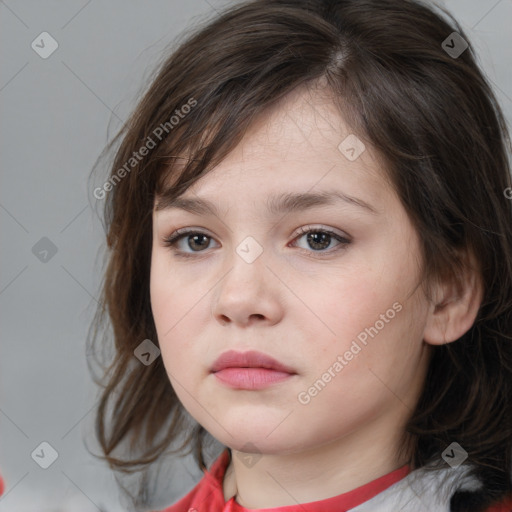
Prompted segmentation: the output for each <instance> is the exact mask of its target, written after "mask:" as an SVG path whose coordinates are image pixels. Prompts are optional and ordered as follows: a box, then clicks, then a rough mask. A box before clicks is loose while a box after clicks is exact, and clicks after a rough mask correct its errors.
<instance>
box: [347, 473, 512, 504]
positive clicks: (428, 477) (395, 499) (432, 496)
mask: <svg viewBox="0 0 512 512" xmlns="http://www.w3.org/2000/svg"><path fill="white" fill-rule="evenodd" d="M470 469H471V466H466V465H461V466H458V467H457V468H451V467H446V468H437V469H435V468H425V467H424V468H419V469H416V470H414V471H412V472H411V473H409V474H408V475H407V476H406V477H405V478H403V479H402V480H400V481H399V482H397V483H396V484H394V485H392V486H391V487H389V488H388V489H386V490H385V491H383V492H382V493H380V494H379V495H377V496H375V497H374V498H372V499H370V500H369V501H367V502H365V503H363V504H361V505H360V506H359V507H356V508H354V509H352V510H353V512H375V511H376V510H379V512H396V511H397V510H400V511H401V512H432V511H433V510H435V511H436V512H450V500H451V497H452V495H453V492H454V491H455V490H456V489H457V490H462V489H464V490H468V491H472V490H476V489H478V488H479V487H480V485H481V484H480V482H479V481H478V480H477V479H476V478H474V477H473V476H472V475H471V474H470ZM352 510H351V512H352ZM485 512H512V507H511V503H510V501H505V502H503V503H502V504H499V505H494V506H493V507H490V508H489V509H488V510H486V511H485Z"/></svg>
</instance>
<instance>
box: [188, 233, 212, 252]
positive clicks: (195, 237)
mask: <svg viewBox="0 0 512 512" xmlns="http://www.w3.org/2000/svg"><path fill="white" fill-rule="evenodd" d="M191 238H192V239H193V240H194V243H195V241H196V239H197V238H203V240H206V238H207V237H206V236H205V235H199V234H198V235H192V236H191ZM189 241H190V239H189ZM198 245H199V246H200V247H201V246H203V247H204V246H205V245H204V244H202V245H201V244H198ZM189 246H190V243H189ZM206 247H208V242H206ZM190 248H191V249H193V247H190Z"/></svg>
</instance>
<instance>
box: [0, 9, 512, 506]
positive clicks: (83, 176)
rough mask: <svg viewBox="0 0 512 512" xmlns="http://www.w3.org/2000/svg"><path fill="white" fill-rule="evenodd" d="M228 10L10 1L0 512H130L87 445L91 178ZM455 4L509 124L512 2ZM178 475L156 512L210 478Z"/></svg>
mask: <svg viewBox="0 0 512 512" xmlns="http://www.w3.org/2000/svg"><path fill="white" fill-rule="evenodd" d="M228 3H232V2H229V1H227V0H208V1H206V0H187V1H186V2H182V1H177V0H153V1H152V2H143V1H142V0H138V1H135V0H131V1H126V0H125V1H122V0H109V1H108V2H107V1H104V2H100V1H99V0H89V1H87V0H73V1H67V2H62V1H57V0H53V1H50V0H46V1H39V0H27V1H21V0H6V1H2V0H0V70H1V73H0V109H1V110H0V119H1V123H0V130H1V137H0V141H1V142H0V144H1V145H0V154H1V162H2V174H1V176H2V186H1V188H0V222H1V226H2V227H1V231H0V233H1V250H2V254H1V261H2V267H1V274H0V308H1V309H0V311H1V319H0V322H1V326H2V330H1V335H2V338H1V350H2V352H1V357H0V469H1V473H2V474H3V476H4V479H5V481H6V493H5V495H4V497H3V498H2V499H0V511H1V512H5V511H9V512H18V511H20V512H21V511H30V512H33V511H36V510H37V511H38V512H44V511H53V512H57V511H64V510H66V511H68V512H89V511H91V512H97V511H98V510H100V507H101V508H102V509H104V510H108V511H112V512H114V511H118V510H123V507H122V505H121V502H120V500H119V495H118V494H119V493H118V491H117V488H116V484H115V480H114V478H113V476H112V474H111V472H110V471H109V470H108V468H107V467H106V466H105V465H104V464H102V463H101V462H99V461H97V460H96V459H94V458H93V457H92V456H91V455H90V454H89V453H88V451H87V450H86V448H85V446H84V441H83V439H84V437H86V436H87V437H88V439H89V440H88V446H89V447H90V448H94V447H95V445H94V442H93V441H91V435H90V432H91V428H92V420H93V417H94V412H93V408H94V405H95V400H96V389H95V387H94V385H93V383H92V381H91V378H90V374H89V371H88V369H87V366H86V358H85V345H84V340H85V337H86V333H87V329H88V327H89V324H90V322H91V319H92V315H93V312H94V307H95V305H96V297H98V290H99V286H100V279H101V255H102V254H103V253H102V252H101V248H102V246H103V244H104V240H103V237H104V235H103V228H102V226H101V223H100V220H99V219H98V217H97V215H96V213H95V211H94V209H96V210H97V209H98V208H97V207H98V206H101V205H94V199H93V200H91V199H90V198H91V197H92V195H91V194H92V191H91V190H90V185H91V183H90V182H88V178H89V174H90V171H91V168H92V166H93V165H94V163H95V161H96V158H97V157H98V156H99V154H100V152H101V150H102V149H103V148H104V146H105V144H106V142H107V140H109V139H110V138H111V136H112V135H113V134H114V133H115V132H116V130H117V129H118V128H119V127H120V126H121V120H124V119H126V118H127V116H128V114H129V112H130V111H131V109H132V108H133V106H134V105H135V103H136V101H137V98H138V97H140V93H141V90H142V89H143V88H144V87H145V85H146V81H147V78H148V76H149V73H151V72H152V71H153V69H154V67H155V65H156V64H157V63H158V62H159V61H160V60H161V58H162V52H163V51H164V50H165V49H166V48H167V47H168V45H169V44H171V43H172V42H173V41H175V40H176V37H177V36H178V35H180V34H183V32H184V31H185V30H186V29H187V28H191V27H194V26H195V25H196V24H197V23H198V22H200V21H203V20H205V19H206V18H209V17H210V16H213V15H214V14H215V11H216V9H219V8H221V7H222V6H223V5H227V4H228ZM443 3H444V5H445V6H446V7H448V8H449V9H450V10H451V12H452V13H453V14H454V15H455V16H456V18H457V19H458V20H459V21H460V23H461V25H462V27H463V28H464V30H466V31H467V34H468V36H469V37H470V38H471V40H472V42H473V44H474V45H475V47H476V50H477V52H478V54H479V59H480V63H481V64H482V66H483V69H484V71H485V72H486V74H487V75H488V77H489V79H490V80H491V83H492V84H493V86H494V90H495V91H496V93H497V96H498V99H499V101H500V102H501V105H502V107H503V109H504V111H505V114H506V116H507V119H508V121H509V125H510V124H511V120H512V99H511V98H512V66H511V64H512V50H511V48H512V32H511V31H510V27H511V26H512V0H500V1H498V0H486V1H482V0H446V1H445V2H443ZM44 31H46V32H49V33H50V34H51V35H52V37H53V38H55V39H56V40H57V42H58V44H59V47H58V49H57V50H56V51H55V53H53V54H52V55H51V56H50V57H49V58H47V59H43V58H41V57H40V56H39V55H38V54H36V52H35V51H34V50H33V49H32V48H31V43H32V41H33V40H34V39H35V38H36V37H37V36H38V35H39V34H40V33H41V32H44ZM91 206H93V207H94V208H91ZM43 237H47V238H48V239H50V240H51V241H52V243H53V244H54V245H55V246H56V248H57V252H56V254H55V255H53V256H52V257H51V258H50V257H49V256H48V261H46V262H42V261H40V260H39V259H38V258H37V257H36V256H35V255H34V254H33V252H32V248H33V246H34V245H35V244H36V243H38V242H39V241H40V239H41V238H43ZM40 243H41V242H40ZM43 441H46V442H49V443H50V444H51V445H52V446H53V447H54V448H55V449H56V450H57V452H58V458H57V460H56V461H55V462H54V463H53V464H52V465H51V466H50V467H49V468H48V469H46V470H44V469H41V468H40V467H39V466H38V465H37V464H36V463H35V462H34V460H33V459H32V458H31V453H32V452H33V451H34V449H36V447H38V446H39V444H40V443H41V442H43ZM169 468H170V470H169V475H170V476H169V477H168V476H167V475H164V477H163V480H164V485H163V486H162V487H161V491H160V492H159V493H156V494H155V495H154V501H153V503H154V505H155V506H162V507H163V505H165V504H166V503H167V504H168V503H170V502H172V501H174V500H176V499H177V498H178V497H179V496H181V495H183V494H184V493H185V491H187V490H188V489H189V488H190V487H192V485H193V484H194V482H195V481H197V480H198V478H199V476H200V473H199V472H198V471H197V470H196V469H195V468H194V465H193V464H192V463H191V460H190V458H187V459H185V460H181V461H177V462H175V463H173V464H170V465H169ZM165 479H168V481H171V482H172V485H171V484H169V483H168V482H167V483H165ZM125 510H126V508H125Z"/></svg>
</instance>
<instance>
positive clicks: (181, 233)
mask: <svg viewBox="0 0 512 512" xmlns="http://www.w3.org/2000/svg"><path fill="white" fill-rule="evenodd" d="M297 230H298V231H297ZM297 230H295V231H294V234H293V235H291V236H293V237H294V238H293V240H296V239H297V238H300V237H302V236H305V235H306V234H307V233H308V232H315V231H324V232H329V234H330V235H331V236H333V237H339V238H340V239H341V240H338V241H339V242H340V243H342V242H341V241H342V240H345V241H346V242H352V236H351V235H350V234H348V233H346V232H341V233H339V232H337V229H336V228H331V227H328V226H322V225H317V226H315V225H312V224H306V225H304V226H301V227H300V228H297ZM194 234H201V235H205V236H207V237H208V238H211V239H212V240H216V238H215V236H213V235H211V234H210V233H209V232H208V230H207V229H206V228H199V227H194V226H192V227H184V228H178V229H175V230H173V231H172V232H171V233H170V234H169V235H166V236H163V237H162V241H164V242H169V241H170V240H172V242H173V244H175V243H177V242H179V241H181V240H182V239H183V238H185V237H187V236H190V235H194ZM200 252H202V251H200Z"/></svg>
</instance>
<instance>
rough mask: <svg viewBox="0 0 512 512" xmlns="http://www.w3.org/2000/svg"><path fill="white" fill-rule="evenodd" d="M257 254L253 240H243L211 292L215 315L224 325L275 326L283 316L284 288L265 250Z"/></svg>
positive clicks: (228, 259) (213, 314)
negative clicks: (252, 244)
mask: <svg viewBox="0 0 512 512" xmlns="http://www.w3.org/2000/svg"><path fill="white" fill-rule="evenodd" d="M248 248H249V251H247V249H248ZM244 250H245V251H244ZM250 251H253V252H252V254H251V253H250ZM247 254H249V256H247ZM254 256H255V253H254V246H251V242H250V241H249V242H246V243H244V242H242V243H241V244H240V245H239V246H238V247H237V248H236V250H234V251H233V253H232V255H231V257H229V258H227V259H226V260H227V261H226V266H227V267H228V268H227V271H225V272H224V277H223V278H221V280H220V282H219V283H218V284H217V286H216V287H215V290H214V292H213V293H212V294H211V297H212V299H211V300H212V305H211V308H212V316H213V317H214V318H215V319H216V320H217V321H219V322H220V323H222V324H223V325H226V324H230V323H234V324H238V325H239V326H242V327H248V326H250V325H257V324H262V325H263V324H265V325H273V324H275V323H277V322H279V320H280V319H281V318H282V316H283V300H282V294H283V293H284V287H283V285H282V284H281V282H280V281H279V279H278V278H277V277H276V275H275V270H274V271H272V270H271V269H270V268H269V267H268V266H267V263H268V258H267V257H266V256H267V255H266V253H265V251H260V254H259V255H257V256H256V257H255V258H254Z"/></svg>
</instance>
